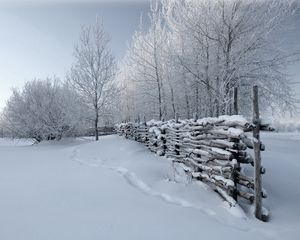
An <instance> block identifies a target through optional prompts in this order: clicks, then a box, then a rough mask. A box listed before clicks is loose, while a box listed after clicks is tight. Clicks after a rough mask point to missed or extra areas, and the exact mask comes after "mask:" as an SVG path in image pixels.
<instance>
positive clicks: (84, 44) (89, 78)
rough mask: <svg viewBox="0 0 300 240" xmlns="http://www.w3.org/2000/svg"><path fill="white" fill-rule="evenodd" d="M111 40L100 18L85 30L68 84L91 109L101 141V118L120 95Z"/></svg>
mask: <svg viewBox="0 0 300 240" xmlns="http://www.w3.org/2000/svg"><path fill="white" fill-rule="evenodd" d="M109 41H110V38H109V36H108V34H107V33H106V32H105V31H104V28H103V24H102V22H100V21H99V20H98V19H97V21H96V23H95V24H94V25H89V26H85V27H83V28H82V32H81V35H80V40H79V44H78V45H77V46H76V47H75V50H74V57H75V63H74V64H73V66H72V68H71V71H70V73H69V74H68V76H67V78H68V83H69V84H70V85H71V86H72V87H73V88H74V89H75V90H76V91H77V93H78V94H79V95H80V96H81V99H82V101H83V103H82V104H85V106H86V107H87V108H88V109H89V110H90V112H91V115H89V116H87V118H88V119H92V121H93V123H94V129H95V137H96V141H97V140H98V124H99V119H100V117H103V116H107V115H108V110H109V109H110V106H111V105H112V104H113V100H114V98H115V97H116V94H117V92H118V89H117V86H116V83H115V81H114V78H115V73H116V63H115V59H114V56H113V55H112V53H111V51H110V50H109V46H108V44H109Z"/></svg>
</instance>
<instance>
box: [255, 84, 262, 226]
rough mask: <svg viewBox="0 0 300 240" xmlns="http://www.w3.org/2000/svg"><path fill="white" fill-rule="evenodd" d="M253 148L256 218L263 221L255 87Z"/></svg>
mask: <svg viewBox="0 0 300 240" xmlns="http://www.w3.org/2000/svg"><path fill="white" fill-rule="evenodd" d="M253 124H254V129H253V147H254V155H255V161H254V191H255V217H256V218H258V219H260V220H262V183H261V154H260V145H261V143H260V136H259V131H260V118H259V106H258V87H257V86H253Z"/></svg>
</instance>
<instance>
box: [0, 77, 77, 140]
mask: <svg viewBox="0 0 300 240" xmlns="http://www.w3.org/2000/svg"><path fill="white" fill-rule="evenodd" d="M77 99H78V98H76V96H75V95H74V93H73V92H72V91H71V90H70V89H69V88H68V87H67V86H62V85H61V84H59V82H58V81H57V80H55V81H51V80H50V79H46V80H33V81H29V82H27V83H26V84H25V86H24V88H23V89H22V90H21V91H20V90H17V89H14V90H13V93H12V96H11V97H10V99H9V100H8V102H7V105H6V108H5V109H4V114H3V115H4V122H5V126H6V128H7V129H8V130H9V132H10V135H11V136H12V137H18V138H34V139H35V140H36V141H38V142H40V141H42V140H50V139H60V138H61V137H62V136H63V135H70V134H75V133H76V131H77V130H78V128H79V126H80V124H81V116H80V112H81V111H80V109H79V107H80V104H79V103H78V102H77V101H78V100H77Z"/></svg>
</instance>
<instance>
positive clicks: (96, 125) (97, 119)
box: [95, 109, 99, 141]
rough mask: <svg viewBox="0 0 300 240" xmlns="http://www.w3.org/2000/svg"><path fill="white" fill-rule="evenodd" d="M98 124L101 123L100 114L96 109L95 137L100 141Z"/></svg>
mask: <svg viewBox="0 0 300 240" xmlns="http://www.w3.org/2000/svg"><path fill="white" fill-rule="evenodd" d="M98 122H99V113H98V109H96V118H95V137H96V141H98V140H99V133H98Z"/></svg>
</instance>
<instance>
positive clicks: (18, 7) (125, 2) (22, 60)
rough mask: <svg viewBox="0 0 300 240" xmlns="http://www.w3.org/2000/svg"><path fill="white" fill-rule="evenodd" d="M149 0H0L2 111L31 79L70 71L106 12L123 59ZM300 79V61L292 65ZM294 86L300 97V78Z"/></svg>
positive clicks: (288, 38) (299, 41)
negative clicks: (86, 32) (87, 27)
mask: <svg viewBox="0 0 300 240" xmlns="http://www.w3.org/2000/svg"><path fill="white" fill-rule="evenodd" d="M148 6H149V4H148V0H136V1H134V0H110V1H109V0H87V1H83V0H55V1H50V0H29V1H27V0H25V1H20V0H0V110H1V108H3V107H4V105H5V101H6V100H7V99H8V98H9V96H10V94H11V88H12V87H22V85H23V84H24V82H25V81H26V80H31V79H33V78H35V77H36V78H45V77H47V76H53V75H56V76H58V77H60V78H63V77H64V76H65V73H66V71H67V70H68V69H69V67H70V65H71V64H72V60H73V59H72V52H73V46H74V44H75V43H76V42H77V39H78V36H79V33H80V28H81V26H82V25H83V24H89V23H93V22H94V20H95V16H96V15H97V14H100V15H102V16H103V19H104V25H105V28H106V29H107V31H108V32H109V33H110V34H111V38H112V42H111V48H112V50H113V52H114V53H115V55H116V56H117V58H118V59H121V58H122V56H123V55H124V53H125V51H126V44H127V42H128V41H129V40H130V38H131V36H132V34H133V32H134V30H135V29H136V28H137V26H138V24H139V19H140V14H141V12H143V13H144V15H145V13H146V12H147V9H148ZM299 26H300V16H299V18H298V22H297V23H296V24H295V27H293V28H292V30H290V31H289V32H288V34H285V36H284V37H283V38H284V41H283V45H284V47H285V48H289V49H296V48H300V27H299ZM289 69H290V73H291V74H293V75H292V79H293V81H298V82H300V63H297V64H295V65H293V66H291V67H290V68H289ZM293 86H295V89H296V93H297V95H298V98H299V99H300V83H299V84H295V85H293Z"/></svg>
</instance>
